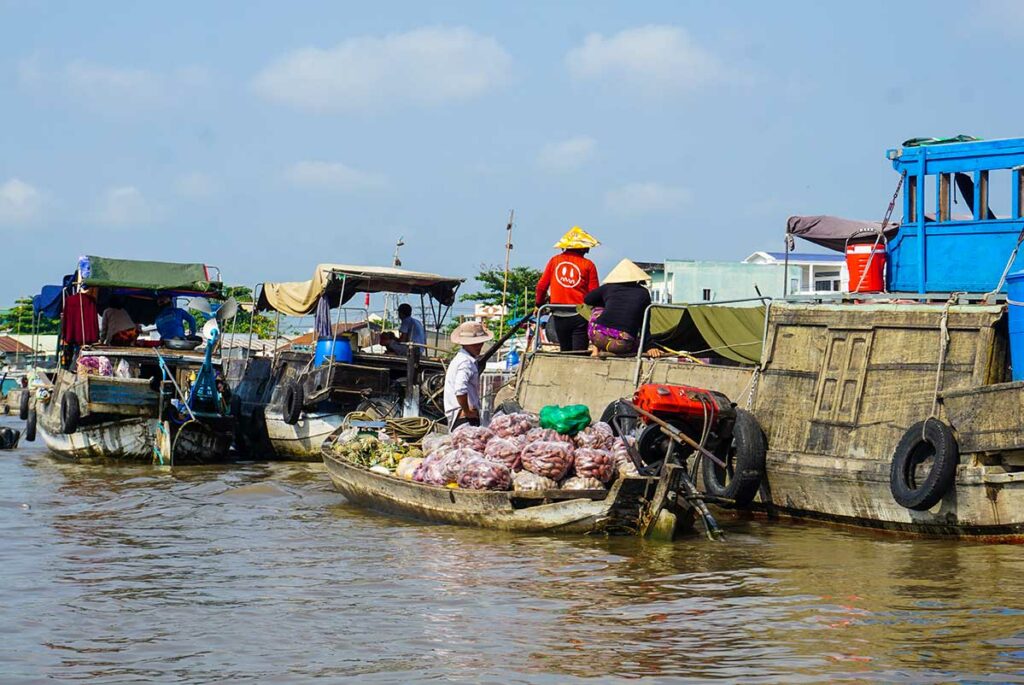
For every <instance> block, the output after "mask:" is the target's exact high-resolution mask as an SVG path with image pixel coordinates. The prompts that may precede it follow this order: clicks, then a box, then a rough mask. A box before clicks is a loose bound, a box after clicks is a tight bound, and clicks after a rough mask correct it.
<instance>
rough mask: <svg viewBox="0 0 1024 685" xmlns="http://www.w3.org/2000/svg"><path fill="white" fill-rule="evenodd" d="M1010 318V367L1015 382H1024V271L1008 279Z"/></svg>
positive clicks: (1007, 296)
mask: <svg viewBox="0 0 1024 685" xmlns="http://www.w3.org/2000/svg"><path fill="white" fill-rule="evenodd" d="M1006 299H1007V300H1008V301H1009V304H1008V306H1007V310H1008V311H1009V318H1010V321H1009V323H1010V366H1011V368H1012V370H1013V380H1015V381H1024V271H1018V272H1016V273H1012V274H1010V275H1009V276H1007V277H1006Z"/></svg>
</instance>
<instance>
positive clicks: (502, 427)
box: [334, 411, 637, 491]
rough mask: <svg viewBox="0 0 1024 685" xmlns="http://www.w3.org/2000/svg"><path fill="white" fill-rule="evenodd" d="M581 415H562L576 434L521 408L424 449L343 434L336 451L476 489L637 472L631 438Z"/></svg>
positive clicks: (596, 480) (380, 467)
mask: <svg viewBox="0 0 1024 685" xmlns="http://www.w3.org/2000/svg"><path fill="white" fill-rule="evenodd" d="M565 414H571V417H572V418H573V419H574V420H575V422H574V423H573V422H570V421H568V420H566V419H567V418H568V417H567V416H566V415H565ZM580 416H581V412H578V411H577V412H575V413H571V412H566V413H563V414H562V415H560V416H559V418H560V420H561V421H562V423H563V424H570V423H572V429H573V433H572V434H566V433H560V432H559V431H558V430H555V429H553V428H544V427H541V426H540V425H538V424H539V423H541V422H540V421H539V420H538V417H537V416H536V415H534V414H527V413H516V414H502V415H499V416H497V417H495V418H494V420H493V421H491V425H490V426H488V427H476V426H469V425H463V426H460V427H459V428H457V429H455V431H453V432H452V433H451V434H450V435H443V434H439V433H431V434H428V435H427V436H425V437H424V438H423V440H422V449H421V450H417V449H415V448H409V447H408V446H406V445H404V444H403V443H401V442H400V441H397V442H396V441H387V440H381V439H376V438H372V437H369V438H368V437H356V438H354V439H349V440H347V441H344V442H343V441H342V440H340V439H339V441H338V442H337V443H336V445H335V448H334V449H335V451H336V452H337V453H338V454H339V455H341V456H344V457H345V458H346V459H348V460H349V461H352V462H354V463H357V464H360V465H361V466H365V467H367V468H371V469H373V470H374V471H376V472H384V471H385V470H386V471H387V472H388V473H392V474H393V475H395V476H397V477H399V478H403V479H406V480H413V481H416V482H419V483H426V484H430V485H436V486H442V487H458V488H465V489H472V490H518V491H542V490H554V489H558V488H561V489H565V490H596V489H603V488H606V487H608V484H609V483H611V482H612V481H614V480H615V479H616V478H618V477H627V476H635V475H637V472H636V468H635V466H634V465H633V462H632V459H631V458H630V456H629V452H628V450H627V448H626V443H625V442H624V441H623V440H622V439H621V438H617V437H615V435H614V433H613V432H612V429H611V426H609V425H608V424H607V423H604V422H600V421H598V422H596V423H592V424H591V423H589V414H587V417H586V418H587V424H588V425H586V426H585V427H583V428H579V426H581V425H582V419H581V418H580ZM549 425H551V424H550V423H549ZM563 427H564V426H563ZM424 455H425V456H424Z"/></svg>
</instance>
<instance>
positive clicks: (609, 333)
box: [587, 307, 637, 354]
mask: <svg viewBox="0 0 1024 685" xmlns="http://www.w3.org/2000/svg"><path fill="white" fill-rule="evenodd" d="M603 311H604V308H603V307H594V309H593V310H592V311H591V312H590V324H589V325H588V326H587V335H589V336H590V342H592V343H594V347H596V348H597V349H599V350H601V351H602V352H611V353H612V354H634V353H635V352H636V347H637V342H636V338H634V337H633V336H632V335H630V334H629V333H626V332H625V331H620V330H619V329H617V328H611V327H610V326H603V325H601V324H599V323H597V318H598V317H599V316H601V313H602V312H603Z"/></svg>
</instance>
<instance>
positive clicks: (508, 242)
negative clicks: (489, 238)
mask: <svg viewBox="0 0 1024 685" xmlns="http://www.w3.org/2000/svg"><path fill="white" fill-rule="evenodd" d="M515 218H516V210H514V209H510V210H508V225H507V226H506V227H505V281H504V283H503V284H502V286H501V319H500V321H501V323H500V324H498V337H499V338H500V337H501V336H502V334H503V333H504V332H505V303H506V302H507V301H508V264H509V258H510V257H511V255H512V224H513V223H514V221H515Z"/></svg>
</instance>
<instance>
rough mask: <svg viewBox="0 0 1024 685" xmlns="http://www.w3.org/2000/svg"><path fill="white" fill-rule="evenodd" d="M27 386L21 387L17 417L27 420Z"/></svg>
mask: <svg viewBox="0 0 1024 685" xmlns="http://www.w3.org/2000/svg"><path fill="white" fill-rule="evenodd" d="M28 399H29V397H28V388H22V389H21V402H20V403H19V404H18V418H19V419H21V420H22V421H26V420H28Z"/></svg>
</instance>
